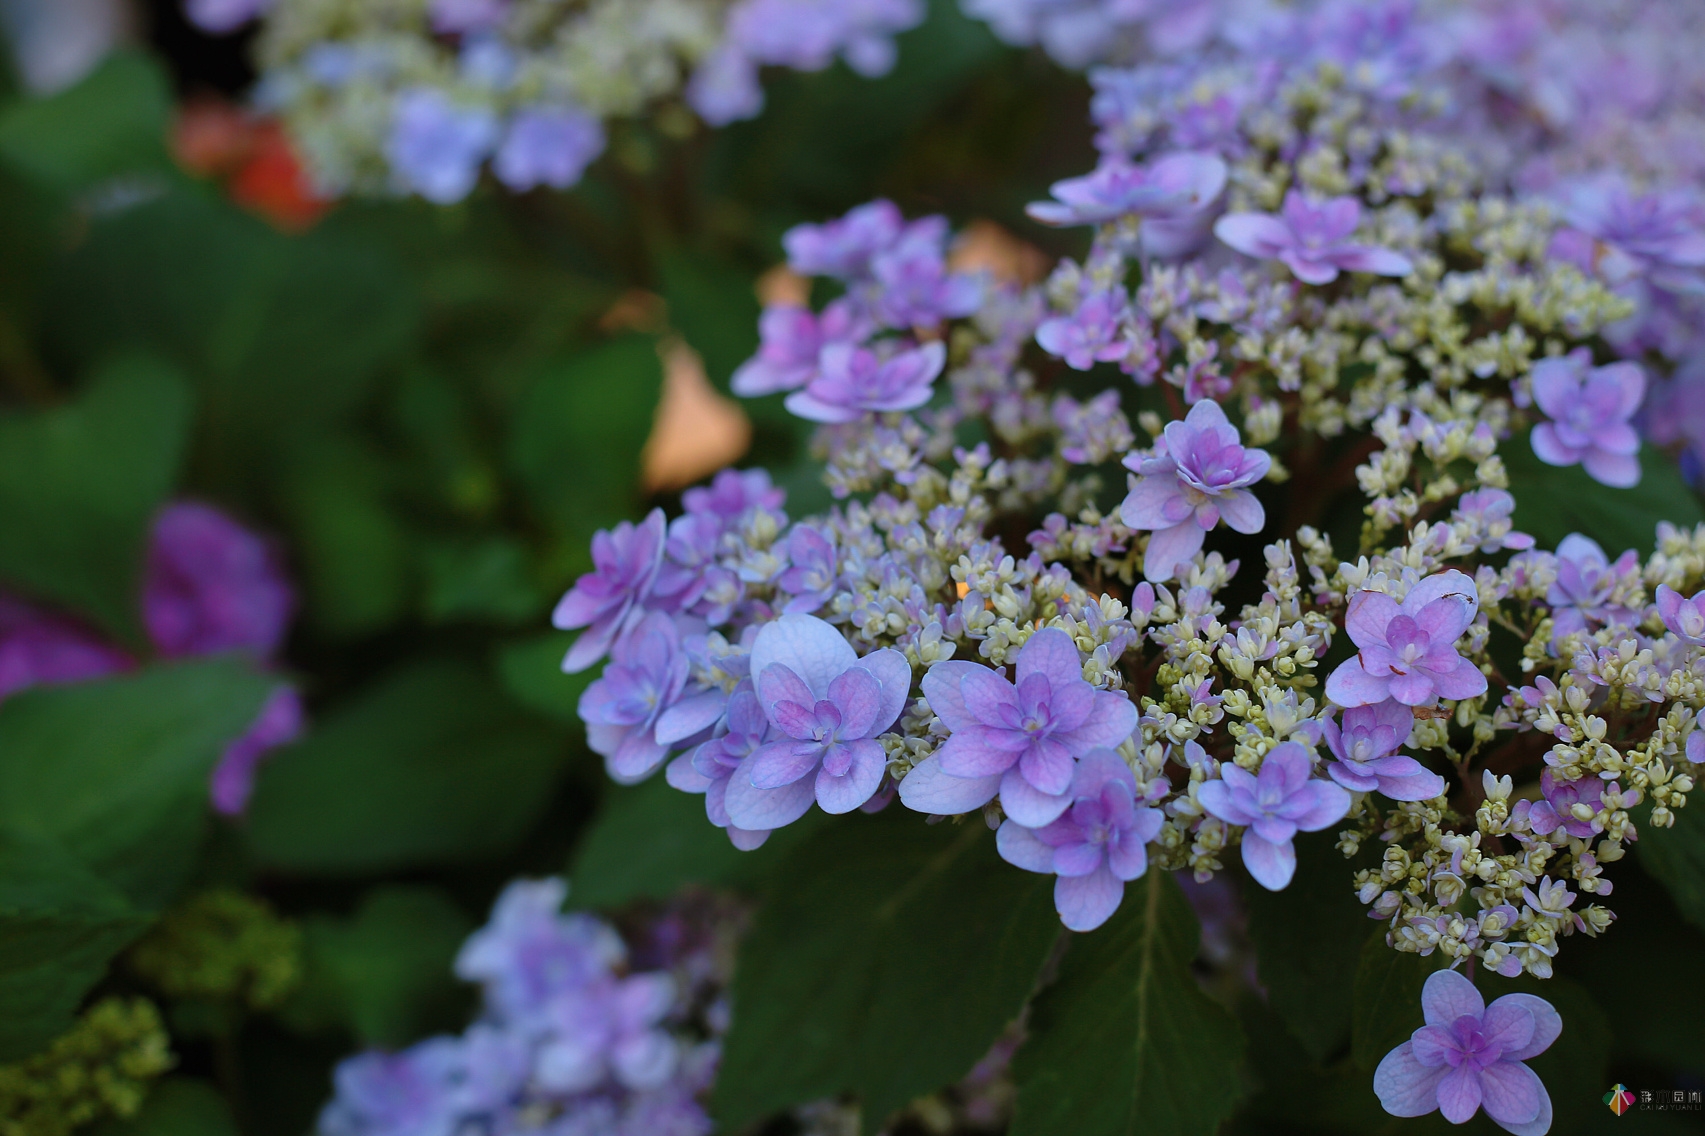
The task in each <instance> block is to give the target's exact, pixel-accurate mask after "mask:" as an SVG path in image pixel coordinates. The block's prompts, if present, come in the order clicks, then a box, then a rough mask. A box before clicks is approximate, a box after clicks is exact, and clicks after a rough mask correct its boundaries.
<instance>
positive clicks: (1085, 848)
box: [1054, 840, 1106, 876]
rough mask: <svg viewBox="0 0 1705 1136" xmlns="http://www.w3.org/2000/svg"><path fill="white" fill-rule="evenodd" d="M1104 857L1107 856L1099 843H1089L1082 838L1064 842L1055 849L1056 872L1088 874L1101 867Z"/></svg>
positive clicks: (1058, 873)
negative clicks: (1068, 842)
mask: <svg viewBox="0 0 1705 1136" xmlns="http://www.w3.org/2000/svg"><path fill="white" fill-rule="evenodd" d="M1104 859H1106V856H1105V855H1104V853H1103V850H1102V846H1101V845H1099V844H1089V843H1086V842H1084V841H1082V840H1076V841H1073V842H1072V843H1070V844H1062V845H1060V846H1059V847H1057V848H1055V849H1054V874H1055V875H1060V876H1087V875H1089V873H1091V872H1093V871H1095V870H1096V869H1097V868H1099V867H1101V862H1102V861H1103V860H1104Z"/></svg>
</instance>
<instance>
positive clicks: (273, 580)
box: [142, 501, 295, 658]
mask: <svg viewBox="0 0 1705 1136" xmlns="http://www.w3.org/2000/svg"><path fill="white" fill-rule="evenodd" d="M294 607H295V596H294V594H293V593H292V592H291V588H290V583H289V581H288V580H287V579H286V578H285V575H284V571H283V568H282V567H281V566H280V564H279V562H278V557H277V555H276V554H275V553H274V552H273V550H272V548H271V547H269V546H268V544H267V543H266V541H264V540H262V539H261V538H260V537H258V536H256V535H255V534H254V533H251V532H249V531H248V530H247V529H245V528H243V527H242V526H241V525H239V524H237V523H236V522H235V521H233V520H231V518H229V517H227V516H226V515H225V514H224V513H221V512H220V511H219V510H217V509H215V508H213V507H211V506H209V505H201V504H196V503H195V502H188V501H182V502H178V503H176V504H173V505H169V506H167V507H166V508H165V509H164V510H163V511H162V512H161V513H160V516H159V518H158V519H157V520H156V521H155V522H154V532H153V538H152V541H151V543H150V545H149V548H148V565H147V574H146V577H145V579H144V581H143V585H142V622H143V625H144V626H145V627H147V629H148V637H149V638H150V639H152V640H153V642H154V645H155V646H156V647H158V648H159V649H160V653H161V654H163V655H166V656H168V657H173V658H176V657H182V656H186V655H210V654H215V653H217V652H220V651H249V652H252V653H253V654H255V655H257V656H259V657H261V658H269V657H271V656H272V655H273V654H274V653H275V652H276V651H277V650H278V648H279V646H280V644H281V643H282V642H283V641H284V633H285V630H286V629H287V628H288V627H289V624H290V614H291V611H292V609H293V608H294Z"/></svg>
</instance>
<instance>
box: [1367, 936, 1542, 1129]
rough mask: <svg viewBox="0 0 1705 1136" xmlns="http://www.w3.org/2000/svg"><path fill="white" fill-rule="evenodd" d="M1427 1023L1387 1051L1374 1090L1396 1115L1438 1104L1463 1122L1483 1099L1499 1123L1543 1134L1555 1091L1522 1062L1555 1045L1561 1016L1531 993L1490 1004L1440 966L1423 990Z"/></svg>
mask: <svg viewBox="0 0 1705 1136" xmlns="http://www.w3.org/2000/svg"><path fill="white" fill-rule="evenodd" d="M1421 1009H1422V1011H1423V1013H1424V1015H1425V1017H1426V1022H1427V1024H1426V1025H1424V1026H1422V1027H1421V1028H1420V1029H1418V1030H1416V1031H1415V1033H1414V1034H1413V1035H1412V1036H1411V1037H1410V1039H1409V1040H1408V1041H1406V1042H1404V1043H1403V1044H1402V1045H1399V1046H1398V1047H1397V1048H1396V1049H1393V1050H1392V1051H1391V1052H1390V1053H1388V1054H1386V1055H1385V1059H1384V1060H1383V1061H1381V1062H1380V1063H1379V1068H1377V1069H1375V1070H1374V1075H1373V1091H1374V1092H1375V1093H1377V1094H1378V1095H1379V1103H1380V1104H1381V1105H1383V1106H1384V1108H1385V1111H1387V1112H1389V1113H1391V1115H1393V1116H1425V1115H1426V1114H1427V1113H1429V1112H1432V1111H1433V1110H1434V1109H1438V1110H1439V1111H1441V1112H1442V1113H1443V1114H1444V1118H1445V1119H1446V1120H1448V1121H1450V1122H1451V1123H1452V1124H1463V1123H1465V1122H1467V1120H1468V1119H1469V1118H1470V1117H1472V1116H1473V1115H1474V1114H1475V1113H1476V1112H1478V1111H1479V1110H1480V1107H1481V1106H1482V1105H1484V1106H1485V1107H1486V1115H1487V1116H1490V1117H1491V1118H1492V1120H1493V1121H1495V1122H1496V1123H1497V1125H1498V1127H1500V1128H1502V1129H1504V1130H1505V1131H1507V1132H1513V1133H1515V1136H1543V1134H1544V1133H1545V1132H1546V1131H1548V1130H1549V1129H1550V1127H1551V1097H1550V1094H1548V1093H1547V1092H1546V1091H1545V1085H1544V1083H1543V1082H1541V1081H1540V1079H1539V1077H1538V1076H1537V1075H1536V1074H1535V1073H1534V1072H1533V1070H1532V1069H1529V1068H1528V1067H1527V1066H1526V1065H1524V1064H1522V1062H1524V1061H1526V1060H1527V1059H1528V1058H1530V1057H1537V1056H1538V1055H1539V1054H1541V1053H1544V1052H1545V1051H1546V1050H1547V1049H1549V1048H1550V1047H1551V1043H1552V1042H1554V1041H1556V1040H1557V1035H1558V1034H1560V1033H1562V1032H1563V1019H1562V1018H1561V1017H1560V1016H1559V1015H1558V1013H1557V1011H1556V1010H1555V1009H1553V1008H1552V1006H1551V1003H1549V1002H1547V1001H1546V1000H1545V999H1543V998H1540V997H1537V996H1535V995H1533V994H1506V995H1504V996H1503V997H1502V998H1499V999H1498V1000H1497V1001H1495V1002H1493V1003H1492V1004H1491V1005H1490V1006H1488V1005H1486V1001H1485V999H1483V998H1482V997H1481V996H1480V992H1479V991H1478V990H1476V989H1475V988H1474V983H1472V982H1470V981H1469V980H1468V979H1466V978H1464V977H1463V976H1462V975H1460V974H1458V973H1457V972H1456V971H1454V970H1441V971H1436V972H1435V973H1434V974H1433V975H1432V976H1431V977H1429V978H1428V979H1427V984H1426V986H1425V987H1423V988H1422V990H1421Z"/></svg>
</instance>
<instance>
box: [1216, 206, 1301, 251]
mask: <svg viewBox="0 0 1705 1136" xmlns="http://www.w3.org/2000/svg"><path fill="white" fill-rule="evenodd" d="M1214 236H1216V237H1218V238H1219V239H1220V240H1221V241H1223V242H1224V243H1225V244H1228V245H1230V246H1231V247H1232V248H1234V249H1236V250H1237V251H1238V252H1240V253H1243V254H1244V255H1245V256H1253V257H1257V258H1259V259H1262V260H1271V259H1272V258H1273V257H1276V256H1278V255H1279V254H1280V253H1281V252H1283V251H1284V250H1285V249H1287V248H1289V247H1290V246H1291V244H1292V243H1293V242H1294V241H1295V239H1296V238H1295V237H1293V236H1292V235H1291V227H1290V226H1289V225H1287V224H1285V223H1284V222H1283V221H1281V220H1279V219H1278V218H1277V217H1274V216H1273V215H1272V214H1270V213H1227V214H1226V215H1225V216H1224V217H1221V218H1220V219H1219V220H1218V221H1215V222H1214Z"/></svg>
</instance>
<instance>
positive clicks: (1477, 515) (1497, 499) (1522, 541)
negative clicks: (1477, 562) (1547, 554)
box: [1456, 489, 1533, 554]
mask: <svg viewBox="0 0 1705 1136" xmlns="http://www.w3.org/2000/svg"><path fill="white" fill-rule="evenodd" d="M1515 509H1516V499H1515V498H1514V497H1512V496H1510V495H1509V493H1508V492H1507V491H1505V490H1503V489H1476V490H1475V491H1474V492H1472V493H1464V494H1463V495H1462V500H1460V501H1459V502H1457V506H1456V515H1457V516H1458V517H1460V518H1462V519H1464V520H1471V521H1473V522H1475V524H1476V525H1477V526H1478V527H1479V530H1480V544H1479V549H1480V551H1481V552H1484V553H1488V554H1490V553H1493V552H1499V551H1502V550H1503V549H1506V548H1507V549H1510V550H1512V551H1515V552H1525V551H1526V550H1528V549H1530V548H1532V547H1533V537H1531V536H1529V535H1528V534H1527V533H1520V532H1516V531H1514V530H1515V523H1514V522H1513V521H1512V520H1511V519H1510V517H1511V514H1513V513H1514V512H1515Z"/></svg>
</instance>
